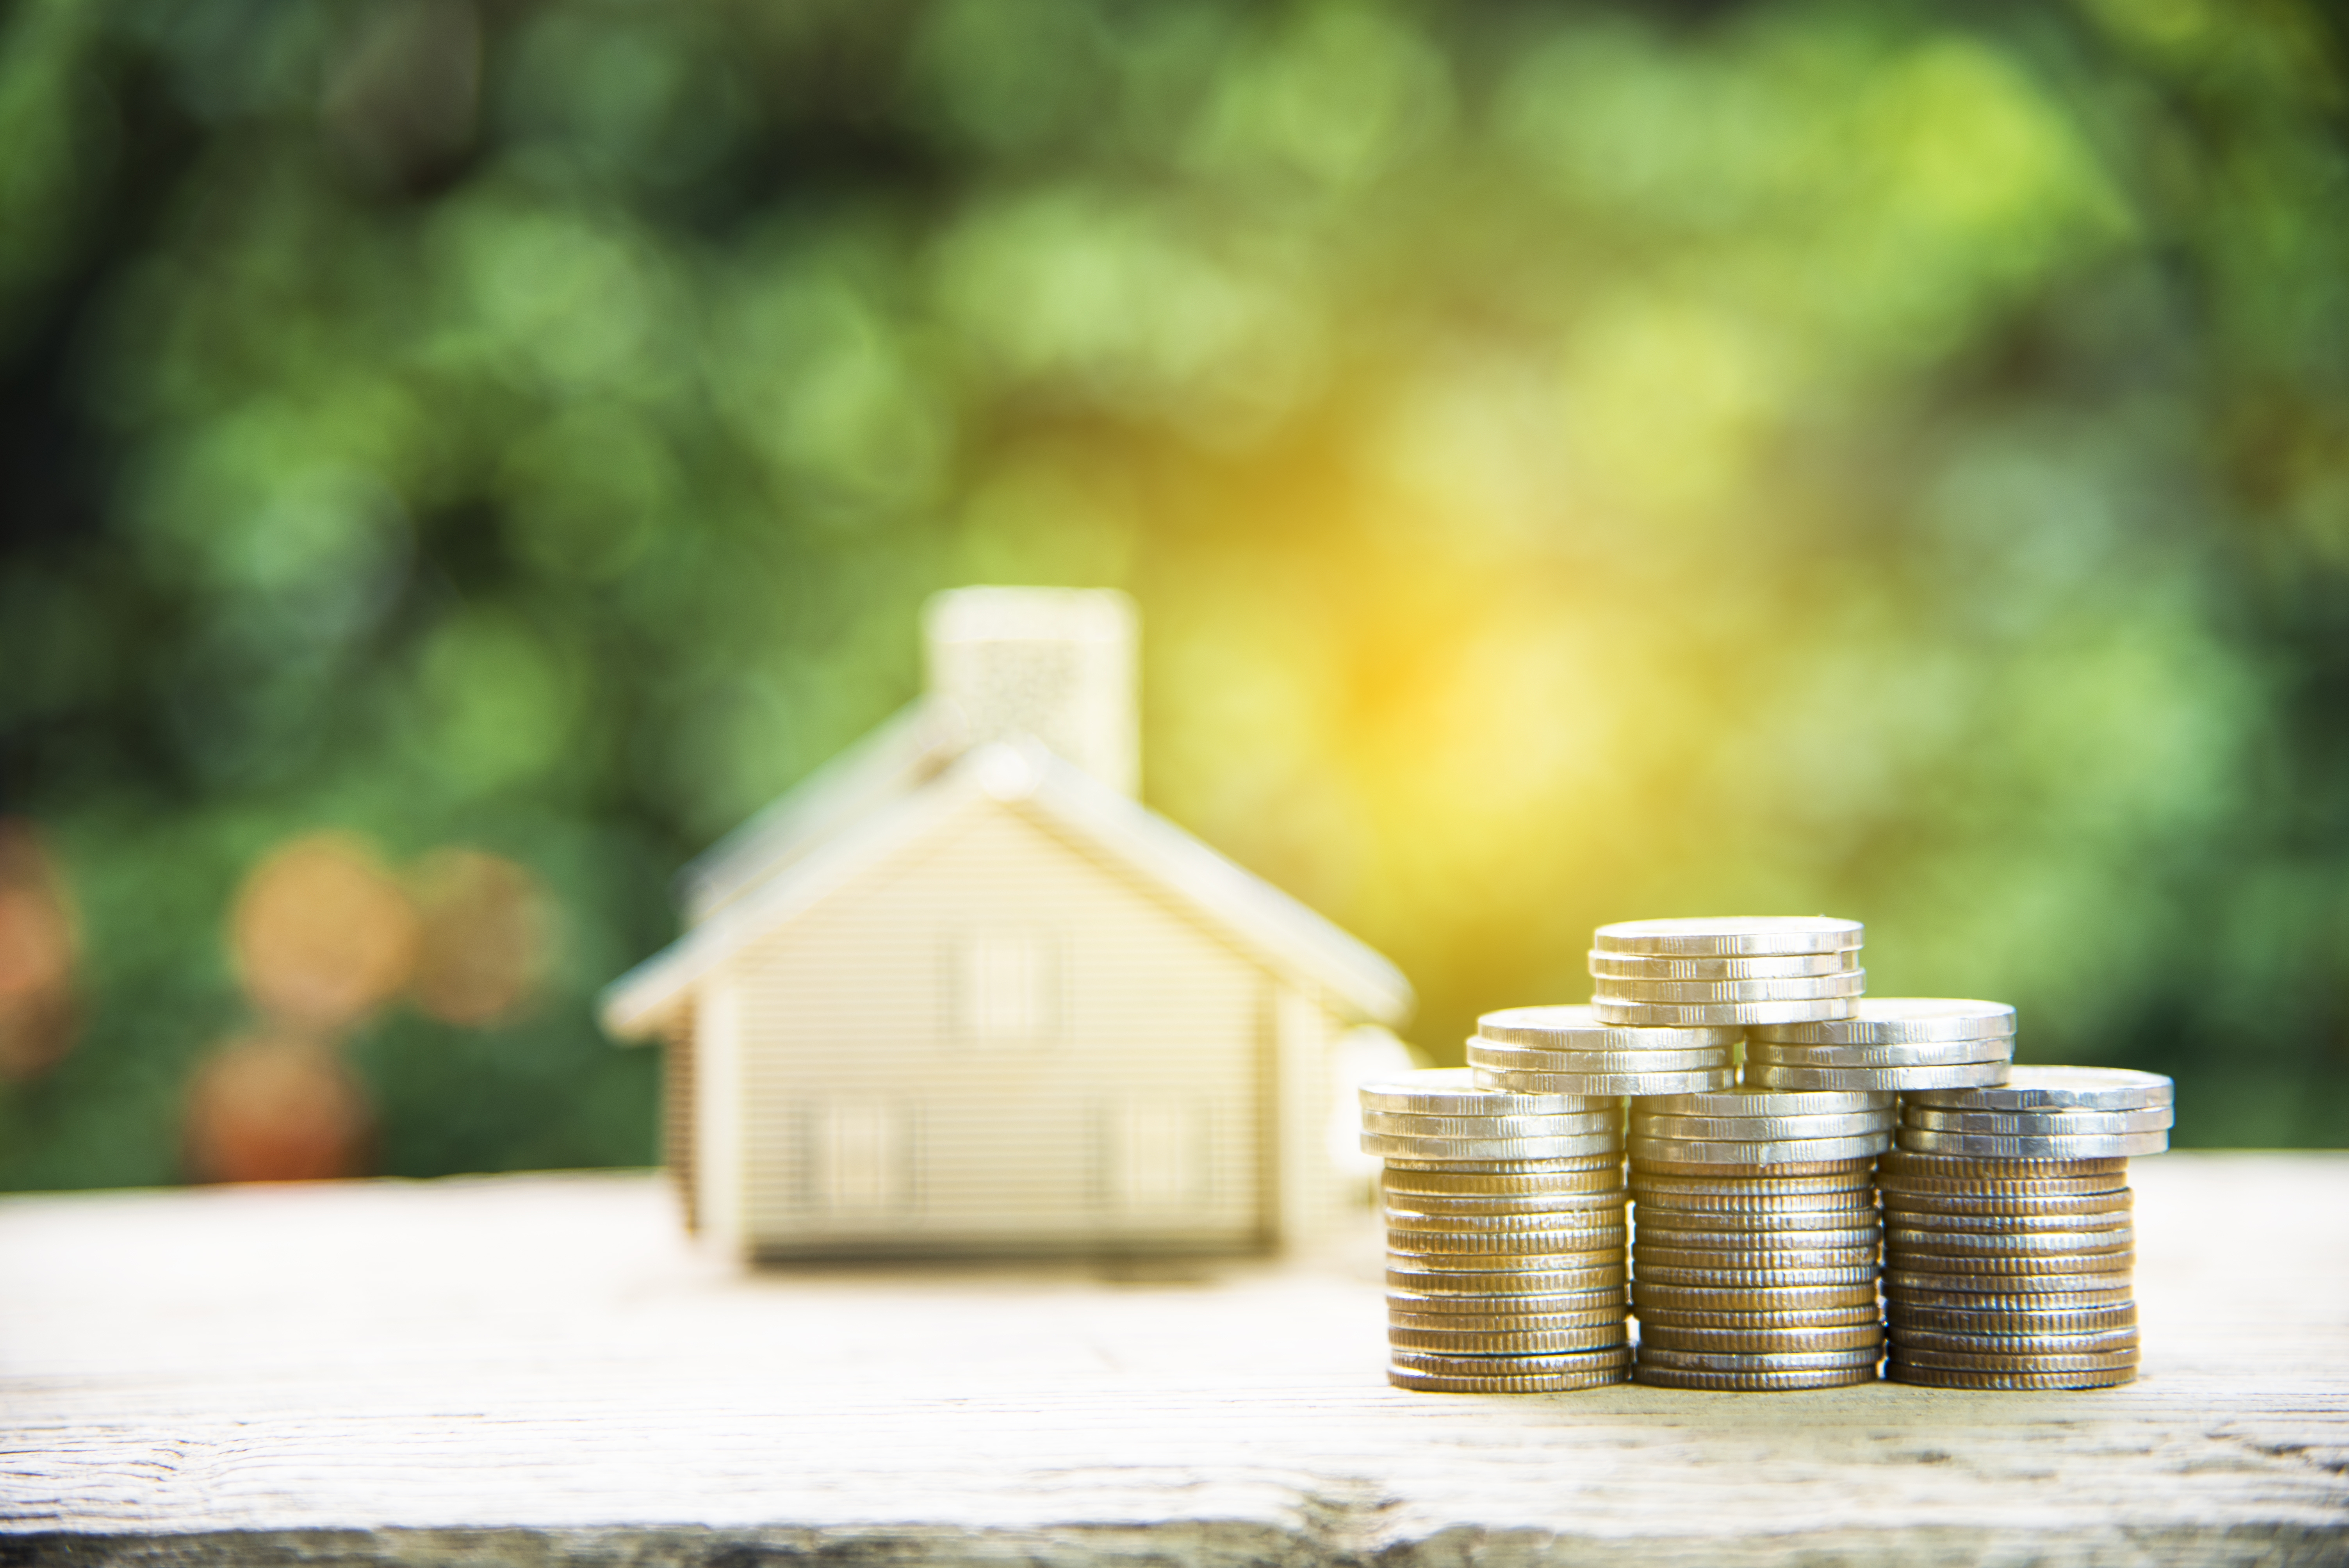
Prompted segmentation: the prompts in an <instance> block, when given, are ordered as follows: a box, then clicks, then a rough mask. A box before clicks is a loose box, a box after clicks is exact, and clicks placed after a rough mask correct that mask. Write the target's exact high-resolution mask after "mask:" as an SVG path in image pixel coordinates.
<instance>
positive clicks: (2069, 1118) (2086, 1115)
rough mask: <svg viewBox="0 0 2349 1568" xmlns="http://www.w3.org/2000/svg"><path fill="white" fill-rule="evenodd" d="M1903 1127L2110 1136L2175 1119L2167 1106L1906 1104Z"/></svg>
mask: <svg viewBox="0 0 2349 1568" xmlns="http://www.w3.org/2000/svg"><path fill="white" fill-rule="evenodd" d="M1900 1119H1901V1122H1902V1124H1903V1125H1905V1126H1909V1127H1930V1128H1931V1129H1932V1130H1934V1131H1936V1132H1988V1133H1992V1134H1993V1135H1995V1136H1997V1137H2000V1138H2077V1137H2081V1136H2083V1135H2086V1136H2090V1137H2098V1138H2102V1137H2112V1136H2116V1135H2119V1134H2123V1133H2130V1132H2166V1131H2168V1130H2169V1127H2170V1125H2171V1124H2172V1123H2173V1122H2174V1121H2175V1120H2176V1119H2177V1118H2176V1115H2175V1113H2174V1112H2172V1111H2171V1109H2170V1108H2169V1107H2168V1106H2166V1105H2157V1106H2152V1107H2149V1108H2148V1109H2144V1110H1950V1109H1944V1108H1942V1107H1940V1106H1934V1105H1909V1106H1903V1107H1902V1108H1901V1110H1900Z"/></svg>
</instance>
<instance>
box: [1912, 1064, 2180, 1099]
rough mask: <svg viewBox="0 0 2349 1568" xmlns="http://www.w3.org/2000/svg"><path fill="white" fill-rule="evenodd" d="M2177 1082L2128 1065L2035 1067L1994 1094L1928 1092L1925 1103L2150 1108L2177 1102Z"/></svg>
mask: <svg viewBox="0 0 2349 1568" xmlns="http://www.w3.org/2000/svg"><path fill="white" fill-rule="evenodd" d="M2176 1096H2177V1086H2176V1085H2175V1084H2174V1083H2172V1082H2171V1081H2170V1080H2169V1079H2168V1078H2164V1077H2162V1076H2161V1075H2160V1074H2159V1073H2141V1072H2132V1071H2129V1070H2127V1068H2033V1067H2023V1068H2015V1069H2014V1075H2013V1077H2012V1078H2009V1079H2008V1080H2007V1081H2006V1082H2005V1083H2004V1084H2002V1085H2001V1086H2000V1087H1999V1088H1998V1089H1997V1090H1996V1091H1994V1092H1985V1093H1982V1094H1971V1095H1950V1094H1926V1095H1920V1096H1919V1097H1918V1099H1919V1100H1920V1102H1921V1103H1923V1104H1926V1105H1938V1106H1944V1107H1947V1108H1948V1109H1952V1110H2035V1109H2043V1108H2050V1109H2067V1110H2147V1109H2152V1108H2154V1107H2157V1106H2165V1105H2169V1104H2171V1103H2173V1101H2174V1100H2175V1099H2176Z"/></svg>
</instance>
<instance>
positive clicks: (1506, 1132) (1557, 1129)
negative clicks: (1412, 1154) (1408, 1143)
mask: <svg viewBox="0 0 2349 1568" xmlns="http://www.w3.org/2000/svg"><path fill="white" fill-rule="evenodd" d="M1495 1098H1496V1099H1497V1098H1498V1097H1497V1096H1496V1097H1495ZM1622 1125H1623V1112H1622V1110H1621V1109H1620V1108H1619V1107H1617V1106H1614V1105H1611V1104H1610V1105H1609V1107H1608V1109H1605V1110H1578V1111H1569V1112H1560V1113H1558V1114H1557V1115H1553V1116H1423V1115H1420V1114H1418V1113H1417V1112H1414V1111H1407V1110H1366V1111H1364V1112H1362V1130H1363V1131H1365V1132H1383V1133H1392V1134H1393V1135H1395V1136H1397V1137H1400V1138H1467V1139H1480V1140H1481V1139H1496V1138H1580V1137H1582V1136H1583V1135H1584V1134H1586V1133H1592V1132H1611V1131H1613V1130H1615V1129H1617V1128H1619V1127H1620V1126H1622Z"/></svg>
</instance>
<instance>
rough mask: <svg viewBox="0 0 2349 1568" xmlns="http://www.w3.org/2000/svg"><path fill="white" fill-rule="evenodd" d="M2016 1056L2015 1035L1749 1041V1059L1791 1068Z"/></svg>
mask: <svg viewBox="0 0 2349 1568" xmlns="http://www.w3.org/2000/svg"><path fill="white" fill-rule="evenodd" d="M2013 1059H2014V1037H2013V1036H2012V1035H1987V1036H1984V1037H1982V1038H1981V1039H1978V1040H1920V1041H1916V1042H1913V1043H1911V1044H1909V1045H1905V1046H1899V1045H1896V1046H1798V1045H1795V1044H1794V1043H1793V1042H1791V1041H1786V1040H1765V1039H1762V1038H1759V1037H1756V1038H1752V1039H1748V1040H1747V1041H1746V1042H1745V1060H1746V1062H1747V1063H1748V1064H1749V1065H1750V1064H1752V1063H1754V1062H1770V1063H1773V1064H1775V1065H1776V1066H1779V1067H1789V1068H1946V1067H1978V1066H1980V1065H1981V1064H1982V1063H1983V1062H2005V1061H2013Z"/></svg>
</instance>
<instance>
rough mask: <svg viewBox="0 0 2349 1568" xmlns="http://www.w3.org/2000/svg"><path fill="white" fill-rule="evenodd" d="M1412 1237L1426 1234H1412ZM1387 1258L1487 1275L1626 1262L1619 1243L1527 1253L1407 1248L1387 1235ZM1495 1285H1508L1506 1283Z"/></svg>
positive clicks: (1425, 1268)
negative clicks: (1445, 1251) (1432, 1250)
mask: <svg viewBox="0 0 2349 1568" xmlns="http://www.w3.org/2000/svg"><path fill="white" fill-rule="evenodd" d="M1411 1239H1412V1240H1414V1241H1417V1240H1423V1239H1425V1238H1421V1237H1413V1238H1411ZM1387 1262H1388V1264H1391V1265H1392V1266H1393V1267H1395V1268H1398V1269H1410V1270H1416V1271H1420V1272H1423V1273H1430V1274H1485V1275H1487V1276H1492V1275H1498V1274H1564V1273H1574V1272H1578V1271H1583V1270H1599V1269H1619V1268H1621V1267H1622V1266H1623V1249H1622V1246H1621V1244H1620V1243H1618V1244H1617V1245H1615V1246H1613V1247H1607V1246H1603V1245H1602V1246H1589V1247H1580V1246H1576V1247H1568V1248H1567V1249H1566V1250H1564V1251H1562V1252H1547V1253H1525V1252H1501V1253H1439V1252H1429V1251H1424V1250H1422V1249H1420V1248H1417V1247H1413V1248H1408V1249H1406V1248H1404V1247H1402V1246H1399V1245H1397V1244H1396V1239H1395V1238H1394V1237H1392V1236H1390V1237H1389V1238H1388V1239H1387ZM1583 1283H1584V1284H1594V1285H1595V1284H1609V1283H1611V1282H1609V1281H1608V1280H1604V1279H1593V1280H1587V1281H1585V1282H1583ZM1496 1288H1500V1289H1507V1288H1510V1287H1508V1286H1506V1285H1502V1286H1498V1287H1496ZM1549 1288H1550V1289H1553V1290H1571V1289H1574V1288H1576V1287H1575V1286H1573V1285H1568V1284H1559V1285H1553V1286H1550V1287H1549Z"/></svg>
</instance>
